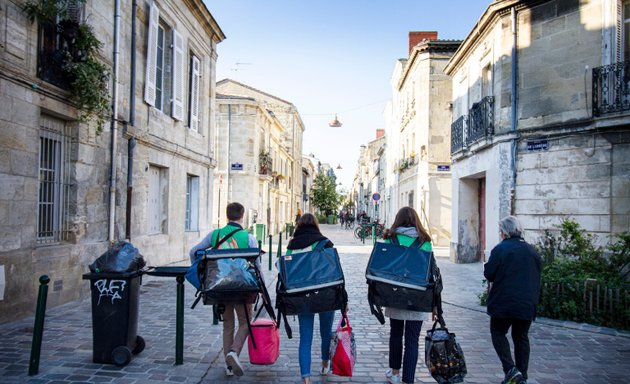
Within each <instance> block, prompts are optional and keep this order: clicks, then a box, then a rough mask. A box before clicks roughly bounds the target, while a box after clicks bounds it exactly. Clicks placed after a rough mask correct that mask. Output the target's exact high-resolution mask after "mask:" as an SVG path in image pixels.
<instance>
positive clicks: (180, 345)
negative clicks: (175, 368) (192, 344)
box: [175, 276, 184, 365]
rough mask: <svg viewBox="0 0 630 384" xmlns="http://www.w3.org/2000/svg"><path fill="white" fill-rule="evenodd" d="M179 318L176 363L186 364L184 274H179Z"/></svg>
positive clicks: (176, 332) (176, 329)
mask: <svg viewBox="0 0 630 384" xmlns="http://www.w3.org/2000/svg"><path fill="white" fill-rule="evenodd" d="M176 280H177V311H176V312H177V318H176V319H175V365H182V364H184V276H177V278H176Z"/></svg>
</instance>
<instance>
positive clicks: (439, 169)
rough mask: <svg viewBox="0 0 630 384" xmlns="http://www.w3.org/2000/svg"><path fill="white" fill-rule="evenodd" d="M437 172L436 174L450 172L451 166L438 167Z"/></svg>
mask: <svg viewBox="0 0 630 384" xmlns="http://www.w3.org/2000/svg"><path fill="white" fill-rule="evenodd" d="M437 170H438V172H448V171H450V170H451V166H450V165H438V166H437Z"/></svg>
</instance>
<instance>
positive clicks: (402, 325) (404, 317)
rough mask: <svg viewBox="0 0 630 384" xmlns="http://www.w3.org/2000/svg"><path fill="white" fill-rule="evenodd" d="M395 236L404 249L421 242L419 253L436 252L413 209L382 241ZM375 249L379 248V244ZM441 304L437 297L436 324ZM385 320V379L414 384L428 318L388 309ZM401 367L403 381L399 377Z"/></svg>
mask: <svg viewBox="0 0 630 384" xmlns="http://www.w3.org/2000/svg"><path fill="white" fill-rule="evenodd" d="M394 236H396V238H397V240H398V243H399V244H400V245H402V246H405V247H409V246H411V244H413V243H414V242H415V240H416V239H418V243H419V244H420V249H422V250H425V251H429V252H431V251H432V250H433V247H432V246H431V237H430V236H429V233H428V232H427V231H426V230H425V229H424V227H423V226H422V223H421V222H420V218H419V217H418V213H417V212H416V211H415V210H414V209H413V208H411V207H403V208H401V209H400V210H399V211H398V213H396V217H395V218H394V223H393V224H392V227H391V228H389V229H386V230H385V231H384V232H383V239H384V241H385V242H386V243H391V242H392V240H391V239H392V238H393V237H394ZM375 246H378V243H377V244H376V245H375ZM436 267H437V266H436ZM440 301H441V298H440V297H439V296H438V298H437V300H435V303H436V306H435V307H434V308H433V312H432V319H433V320H434V321H435V320H436V319H437V316H438V307H439V305H438V304H437V303H439V302H440ZM385 316H387V317H389V321H390V334H389V369H388V370H387V372H386V373H385V378H386V379H387V382H388V383H391V384H398V383H401V382H402V383H413V382H414V378H415V374H416V366H417V364H418V348H419V338H420V330H421V329H422V321H423V320H424V319H425V318H426V317H427V314H426V313H424V312H419V311H411V310H406V309H398V308H389V307H386V308H385ZM403 343H404V353H403ZM401 367H402V377H401V375H400V371H401Z"/></svg>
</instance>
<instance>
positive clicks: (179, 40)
mask: <svg viewBox="0 0 630 384" xmlns="http://www.w3.org/2000/svg"><path fill="white" fill-rule="evenodd" d="M184 70H185V66H184V38H183V37H182V35H180V34H179V33H178V32H177V31H176V30H175V29H173V108H172V112H171V115H172V116H173V118H174V119H177V120H179V121H182V120H184Z"/></svg>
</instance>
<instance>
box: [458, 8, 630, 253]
mask: <svg viewBox="0 0 630 384" xmlns="http://www.w3.org/2000/svg"><path fill="white" fill-rule="evenodd" d="M624 7H625V8H624ZM624 9H625V10H626V11H625V12H626V14H625V16H624V13H623V10H624ZM628 12H630V5H629V2H628V1H617V0H585V1H577V0H575V1H561V0H552V1H515V0H497V1H494V2H493V3H492V4H491V5H490V6H489V7H488V9H487V10H486V12H485V13H484V14H483V15H482V16H481V18H480V20H479V22H478V23H477V25H476V26H475V27H474V29H473V30H472V31H471V33H470V34H469V35H468V37H467V38H466V39H465V40H464V42H463V44H462V45H461V47H460V48H459V50H458V51H457V52H456V53H455V55H454V56H453V58H452V59H451V61H450V62H449V64H448V66H447V67H446V73H447V74H448V75H450V76H452V81H453V122H452V126H451V154H452V160H453V164H452V173H453V219H452V233H453V239H452V241H451V256H452V258H453V259H454V260H456V261H459V262H471V261H476V260H485V259H486V258H487V256H488V255H489V251H490V250H491V249H492V247H493V246H494V245H495V244H497V243H498V241H499V237H498V236H499V235H498V230H497V223H498V221H499V220H500V219H501V218H502V217H504V216H506V215H509V214H514V215H516V216H518V217H519V218H520V219H521V221H522V223H523V224H524V227H525V230H526V234H527V238H528V240H530V241H532V242H537V241H539V239H540V235H541V234H542V231H544V230H545V229H554V226H555V225H558V224H560V223H561V222H562V220H563V219H565V218H570V219H573V220H576V221H577V222H578V223H579V224H580V225H581V226H582V227H583V228H584V229H585V230H587V231H589V232H591V233H593V234H595V235H597V237H598V238H599V239H600V241H601V242H602V243H605V242H607V241H608V240H609V236H610V235H611V234H614V233H618V232H621V231H628V230H629V229H630V194H629V192H628V191H630V167H629V164H630V160H629V159H630V107H629V105H630V103H629V99H628V97H629V96H628V95H629V91H628V90H629V89H630V88H629V85H628V81H627V73H628V62H627V61H625V62H624V55H626V56H625V60H628V56H627V55H628V52H629V51H630V49H629V47H630V45H629V44H630V41H628V40H627V38H626V40H624V37H623V36H624V33H625V36H630V29H629V26H630V22H628V20H629V19H630V15H628Z"/></svg>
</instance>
